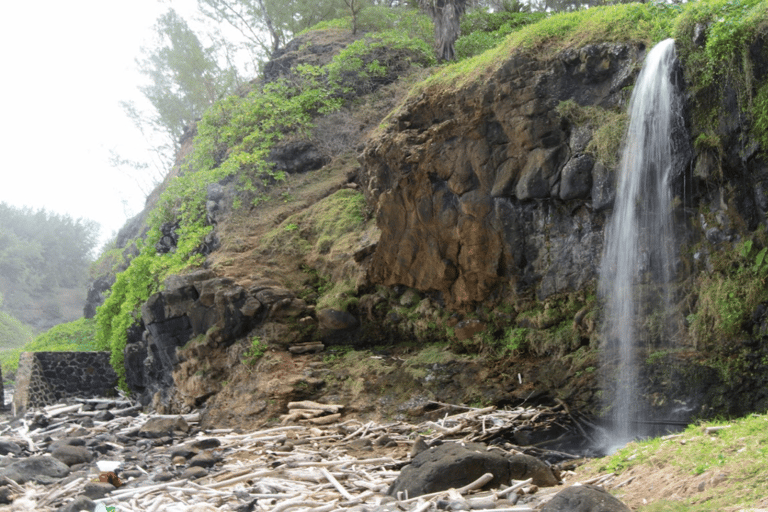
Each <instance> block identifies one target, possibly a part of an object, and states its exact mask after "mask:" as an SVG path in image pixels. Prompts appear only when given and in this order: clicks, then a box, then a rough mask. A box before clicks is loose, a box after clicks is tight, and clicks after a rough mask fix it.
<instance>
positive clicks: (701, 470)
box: [585, 414, 768, 512]
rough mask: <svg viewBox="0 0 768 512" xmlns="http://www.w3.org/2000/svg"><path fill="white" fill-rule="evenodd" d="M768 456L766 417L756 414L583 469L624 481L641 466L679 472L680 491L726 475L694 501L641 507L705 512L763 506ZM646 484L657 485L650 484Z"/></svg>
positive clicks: (645, 444) (695, 428) (636, 447)
mask: <svg viewBox="0 0 768 512" xmlns="http://www.w3.org/2000/svg"><path fill="white" fill-rule="evenodd" d="M724 425H729V426H728V427H727V428H724V429H722V430H719V431H717V432H714V433H712V434H707V433H705V432H704V430H703V429H704V427H712V426H724ZM767 458H768V416H767V415H765V414H752V415H750V416H748V417H746V418H742V419H737V420H733V421H713V422H706V423H702V424H696V425H691V426H689V427H688V428H687V429H686V430H685V431H684V432H682V433H681V435H680V436H678V437H672V438H668V439H664V438H654V439H649V440H646V441H642V442H634V443H629V444H628V445H627V446H626V447H624V448H622V449H620V450H619V451H617V452H616V453H615V454H613V455H612V456H610V457H605V458H603V459H598V460H595V461H592V462H590V463H589V464H588V465H587V466H585V467H586V468H589V469H591V470H594V471H596V472H597V473H605V472H615V473H617V474H618V476H617V481H622V480H623V479H624V478H622V474H623V473H626V472H627V471H629V470H630V469H633V468H639V469H640V473H641V474H645V475H651V474H653V473H654V472H662V471H663V472H664V473H665V474H666V475H669V474H670V473H675V474H676V475H678V476H677V477H676V478H677V479H678V480H680V487H681V488H683V483H684V482H685V483H686V484H688V485H698V482H701V481H707V482H709V479H710V478H711V477H712V476H715V475H720V474H723V475H725V480H724V481H723V482H721V483H719V484H718V485H717V486H714V485H709V484H707V485H705V487H704V489H703V490H702V491H700V492H697V493H695V494H693V495H692V496H690V497H686V498H682V499H679V500H674V501H673V500H666V501H661V502H657V503H652V504H649V506H646V507H641V508H640V509H639V510H641V511H657V510H659V511H660V510H665V511H666V510H680V511H691V512H704V511H713V510H739V509H741V508H747V507H760V505H762V508H764V507H765V501H764V499H765V484H766V482H767V481H768V472H766V469H765V461H766V460H767ZM637 473H638V472H637V471H635V473H634V474H637ZM662 483H663V482H659V484H660V485H661V484H662ZM643 485H653V483H652V482H648V481H647V480H646V481H644V482H643ZM648 494H649V495H650V496H652V495H653V493H652V492H649V493H648ZM761 500H763V501H761ZM649 501H650V500H649Z"/></svg>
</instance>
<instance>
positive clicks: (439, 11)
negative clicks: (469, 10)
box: [420, 0, 467, 60]
mask: <svg viewBox="0 0 768 512" xmlns="http://www.w3.org/2000/svg"><path fill="white" fill-rule="evenodd" d="M420 1H421V5H422V7H424V8H425V9H426V10H427V12H428V13H429V15H430V16H431V17H432V21H433V22H434V23H435V50H436V52H437V58H438V59H439V60H454V59H455V58H456V51H455V49H454V44H455V43H456V39H458V38H459V35H460V33H461V27H460V25H459V22H460V19H461V15H462V14H464V11H465V10H466V4H467V0H420Z"/></svg>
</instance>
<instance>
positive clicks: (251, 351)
mask: <svg viewBox="0 0 768 512" xmlns="http://www.w3.org/2000/svg"><path fill="white" fill-rule="evenodd" d="M268 348H269V347H268V345H267V344H266V343H265V342H263V341H261V338H259V337H258V336H254V337H253V338H251V346H250V347H249V348H248V350H247V351H246V352H245V353H244V354H243V357H242V359H241V361H242V363H243V364H244V365H246V366H250V367H252V366H254V365H255V364H256V362H257V361H258V360H259V359H261V356H263V355H264V354H265V353H266V352H267V349H268Z"/></svg>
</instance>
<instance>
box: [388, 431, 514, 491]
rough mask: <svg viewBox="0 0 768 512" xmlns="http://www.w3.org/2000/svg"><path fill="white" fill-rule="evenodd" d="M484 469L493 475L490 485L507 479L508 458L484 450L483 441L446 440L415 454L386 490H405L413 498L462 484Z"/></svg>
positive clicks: (507, 480) (483, 472)
mask: <svg viewBox="0 0 768 512" xmlns="http://www.w3.org/2000/svg"><path fill="white" fill-rule="evenodd" d="M485 473H492V474H493V475H494V478H493V480H491V482H490V483H489V484H488V486H489V487H499V486H500V485H501V484H507V483H509V480H510V473H509V464H508V462H507V459H506V458H505V457H503V456H502V455H500V454H498V453H496V452H489V451H486V447H485V445H483V444H480V443H467V444H466V445H461V444H458V443H445V444H442V445H440V446H436V447H432V448H430V449H428V450H425V451H423V452H421V453H419V454H418V455H416V457H414V458H413V461H412V462H411V463H410V464H409V465H408V466H406V467H404V468H403V469H402V471H401V472H400V475H399V476H398V477H397V479H396V480H395V481H394V482H393V483H392V485H390V487H389V489H388V490H387V494H388V495H390V496H397V493H399V492H407V493H408V496H409V497H411V498H413V497H416V496H421V495H422V494H427V493H431V492H437V491H443V490H446V489H450V488H451V487H454V488H458V487H462V486H464V485H467V484H469V483H471V482H473V481H475V480H477V479H478V478H480V477H481V476H483V475H484V474H485Z"/></svg>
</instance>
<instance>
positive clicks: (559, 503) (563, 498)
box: [540, 485, 630, 512]
mask: <svg viewBox="0 0 768 512" xmlns="http://www.w3.org/2000/svg"><path fill="white" fill-rule="evenodd" d="M629 510H630V509H629V507H627V506H626V505H625V504H623V503H622V502H621V501H619V500H618V499H617V498H614V497H613V496H612V495H611V494H609V493H608V491H606V490H604V489H602V488H600V487H595V486H593V485H577V486H573V487H568V488H567V489H563V490H562V491H560V492H558V493H557V494H555V496H554V497H553V498H552V499H551V500H550V501H549V502H547V503H546V504H545V505H544V506H543V507H542V508H541V509H540V512H629Z"/></svg>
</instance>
